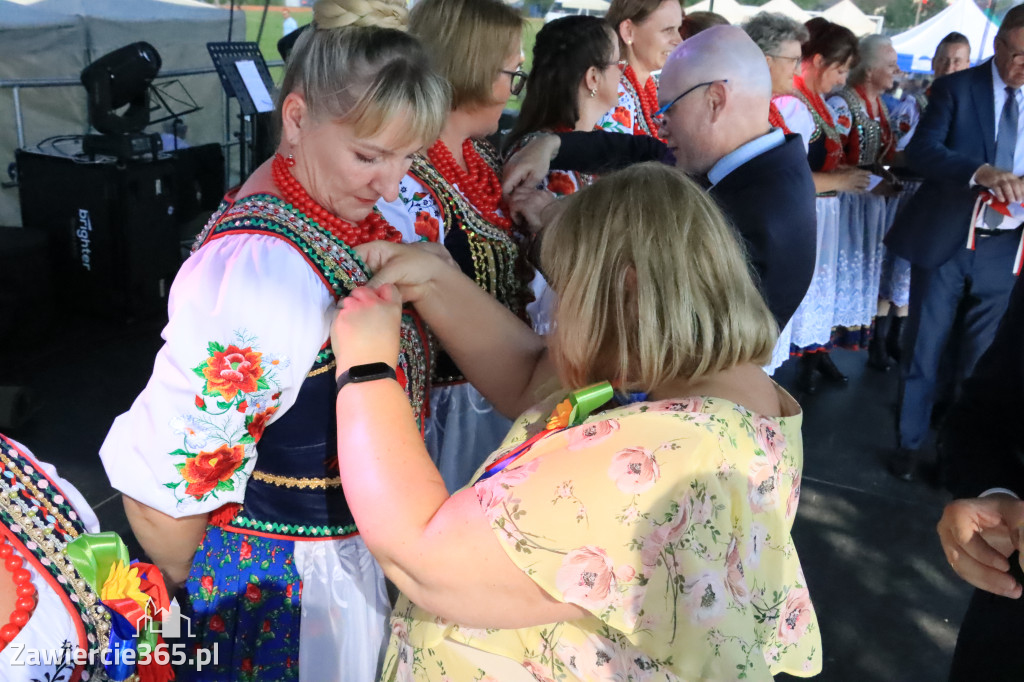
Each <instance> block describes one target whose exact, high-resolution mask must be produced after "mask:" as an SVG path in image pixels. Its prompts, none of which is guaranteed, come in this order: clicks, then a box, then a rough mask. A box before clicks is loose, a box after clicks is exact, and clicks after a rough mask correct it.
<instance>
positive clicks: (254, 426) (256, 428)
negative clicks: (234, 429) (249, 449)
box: [245, 407, 277, 441]
mask: <svg viewBox="0 0 1024 682" xmlns="http://www.w3.org/2000/svg"><path fill="white" fill-rule="evenodd" d="M275 412H277V408H276V407H268V408H267V409H265V410H263V411H262V412H257V413H256V414H255V415H253V417H252V421H250V422H249V423H248V424H246V426H245V430H246V431H248V432H249V435H250V436H252V439H253V440H255V441H259V439H260V438H262V437H263V431H264V429H266V428H267V422H268V421H269V420H270V417H272V416H273V414H274V413H275Z"/></svg>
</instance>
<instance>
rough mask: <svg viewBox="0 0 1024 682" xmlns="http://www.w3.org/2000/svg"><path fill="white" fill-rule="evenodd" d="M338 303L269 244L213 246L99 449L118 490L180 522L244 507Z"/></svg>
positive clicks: (191, 266) (190, 264)
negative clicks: (260, 457)
mask: <svg viewBox="0 0 1024 682" xmlns="http://www.w3.org/2000/svg"><path fill="white" fill-rule="evenodd" d="M332 304H333V298H332V297H331V295H330V294H329V293H328V291H327V289H326V287H325V286H324V285H323V284H322V283H321V281H320V280H319V278H318V277H317V276H316V274H315V273H314V271H313V269H312V268H311V267H310V266H309V265H308V264H307V263H306V262H305V260H304V259H303V257H302V256H301V254H299V252H298V251H296V250H295V249H294V248H292V247H291V246H290V245H289V244H287V243H286V242H284V241H282V240H279V239H276V238H274V237H270V236H261V235H260V236H258V235H231V236H227V237H224V238H222V239H218V240H215V241H213V242H210V243H208V244H207V245H205V246H204V247H203V248H202V249H200V250H199V251H198V252H196V253H195V254H194V255H193V256H192V257H191V258H189V260H188V261H187V262H186V263H185V264H184V265H183V266H182V268H181V271H180V272H179V273H178V276H177V277H176V278H175V281H174V284H173V285H172V287H171V295H170V301H169V306H168V312H169V321H168V324H167V326H166V327H165V328H164V331H163V338H164V341H165V343H164V346H163V348H161V349H160V351H159V353H158V354H157V357H156V361H155V363H154V367H153V374H152V376H151V378H150V380H149V383H148V384H147V386H146V388H145V389H144V390H143V392H142V394H141V395H139V397H138V398H137V399H136V401H135V403H134V404H133V405H132V407H131V409H130V410H129V411H128V412H126V413H125V414H122V415H121V416H120V417H118V418H117V420H116V421H115V422H114V425H113V427H112V428H111V430H110V432H109V433H108V434H107V438H106V441H105V442H104V444H103V446H102V448H101V450H100V457H101V458H102V460H103V464H104V467H105V468H106V471H107V475H108V477H109V478H110V482H111V485H112V486H114V487H115V488H117V489H118V490H120V491H121V492H123V493H124V494H126V495H128V496H130V497H132V498H134V499H136V500H138V501H140V502H142V503H144V504H146V505H148V506H150V507H153V508H154V509H158V510H160V511H162V512H164V513H166V514H169V515H171V516H175V517H178V516H186V515H190V514H200V513H204V512H209V511H212V510H214V509H217V508H218V507H220V506H221V505H223V504H225V503H227V502H241V501H242V500H243V498H244V494H245V486H246V482H247V480H248V477H249V474H250V473H251V471H252V469H253V467H254V466H255V462H256V457H257V448H258V443H259V440H260V438H261V437H262V436H263V433H264V429H266V428H267V426H268V424H272V423H273V422H274V421H275V420H276V419H278V418H280V417H281V416H282V415H283V414H284V413H285V412H287V410H288V408H289V407H290V406H291V405H292V404H293V403H294V401H295V396H296V394H297V392H298V389H299V386H300V385H301V383H302V381H303V379H304V378H305V374H306V371H307V370H308V369H309V367H311V366H312V364H313V360H314V358H315V357H316V354H317V351H318V350H319V348H320V346H321V345H322V343H323V342H324V340H325V339H326V338H328V334H329V325H330V320H331V315H330V312H331V311H332V310H333V305H332Z"/></svg>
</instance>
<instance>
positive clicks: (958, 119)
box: [885, 60, 996, 268]
mask: <svg viewBox="0 0 1024 682" xmlns="http://www.w3.org/2000/svg"><path fill="white" fill-rule="evenodd" d="M994 112H995V103H994V100H993V97H992V65H991V60H989V61H986V62H984V63H982V64H979V65H978V66H975V67H974V68H971V69H967V70H966V71H960V72H959V73H954V74H951V75H949V76H944V77H942V78H939V79H938V80H936V81H935V83H934V84H933V85H932V88H931V95H930V97H929V100H928V107H927V108H926V109H925V110H924V113H923V114H922V116H921V121H920V122H919V123H918V124H917V131H916V132H915V133H914V137H913V139H911V140H910V144H909V145H908V146H907V152H906V154H907V164H908V165H909V166H910V168H911V170H913V171H914V172H916V173H917V174H918V175H919V176H921V177H922V178H924V184H922V185H921V189H919V190H918V191H917V193H916V194H915V195H914V196H913V197H911V198H910V200H909V201H908V202H907V205H906V207H905V208H904V209H903V210H902V211H901V212H900V215H899V217H898V218H897V219H896V222H895V223H894V224H893V226H892V229H891V230H889V234H888V236H887V237H886V239H885V243H886V245H887V246H888V247H889V248H890V249H891V250H893V251H894V252H895V253H896V254H897V255H899V256H902V257H903V258H906V259H907V260H909V261H910V262H911V263H913V264H914V265H918V266H921V267H924V268H934V267H937V266H939V265H942V264H943V263H945V262H946V261H948V260H949V259H950V258H952V257H953V256H954V255H955V254H956V252H957V249H962V248H965V246H966V244H967V233H968V230H969V227H970V222H971V211H972V209H973V207H974V201H975V198H976V195H975V193H974V191H973V190H971V189H970V187H969V186H968V183H969V182H970V180H971V176H972V175H974V172H975V171H976V170H978V168H979V167H980V166H981V165H982V164H985V163H993V162H994V161H995V156H996V150H995V139H996V133H995V113H994Z"/></svg>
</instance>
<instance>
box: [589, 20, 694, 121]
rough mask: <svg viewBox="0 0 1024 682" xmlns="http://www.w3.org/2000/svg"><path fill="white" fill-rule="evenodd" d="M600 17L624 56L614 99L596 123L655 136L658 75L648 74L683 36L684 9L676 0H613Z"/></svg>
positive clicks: (659, 64) (657, 69) (666, 57)
mask: <svg viewBox="0 0 1024 682" xmlns="http://www.w3.org/2000/svg"><path fill="white" fill-rule="evenodd" d="M605 21H607V22H608V25H609V26H611V27H612V29H613V30H614V31H615V33H616V34H617V35H618V37H619V53H620V54H621V55H622V58H623V60H624V61H625V62H626V64H625V67H624V68H623V71H622V78H621V79H620V81H619V101H618V104H616V105H615V107H614V108H612V109H611V110H610V111H608V112H607V113H606V114H605V115H604V116H603V117H602V118H601V120H600V121H598V122H597V128H598V129H600V130H608V131H611V132H615V133H629V134H631V135H650V136H652V137H657V136H658V125H657V123H656V122H655V120H654V114H655V112H656V111H657V110H658V79H657V77H656V76H654V75H653V73H654V72H655V71H660V70H661V67H662V66H664V65H665V60H666V59H668V56H669V54H671V53H672V50H673V49H675V47H676V45H678V44H679V43H680V42H682V39H681V38H680V37H679V27H680V26H682V23H683V11H682V7H681V5H680V4H679V2H678V0H612V4H611V6H610V7H609V8H608V14H607V15H605Z"/></svg>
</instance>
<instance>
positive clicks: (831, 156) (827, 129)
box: [793, 76, 843, 173]
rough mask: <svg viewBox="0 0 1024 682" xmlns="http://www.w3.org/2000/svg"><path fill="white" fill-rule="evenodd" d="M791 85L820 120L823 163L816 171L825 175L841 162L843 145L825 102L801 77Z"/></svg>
mask: <svg viewBox="0 0 1024 682" xmlns="http://www.w3.org/2000/svg"><path fill="white" fill-rule="evenodd" d="M793 84H794V85H795V86H796V89H797V91H798V92H799V93H800V94H801V95H803V98H804V101H805V102H807V103H808V104H810V105H811V108H813V109H814V111H815V113H817V114H818V118H819V119H820V120H821V126H822V131H821V134H822V135H824V137H825V163H824V164H823V165H822V167H821V168H820V169H818V170H820V171H821V172H824V173H827V172H829V171H832V170H835V169H836V168H837V167H838V166H839V164H840V163H842V161H843V144H842V142H841V141H840V139H839V131H837V130H836V122H835V120H834V119H833V118H832V112H831V111H830V110H829V108H828V105H827V104H825V100H823V99H822V98H821V95H819V94H818V93H816V92H813V91H812V90H811V89H810V88H809V87H807V84H806V83H805V82H804V77H803V76H795V77H794V78H793Z"/></svg>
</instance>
